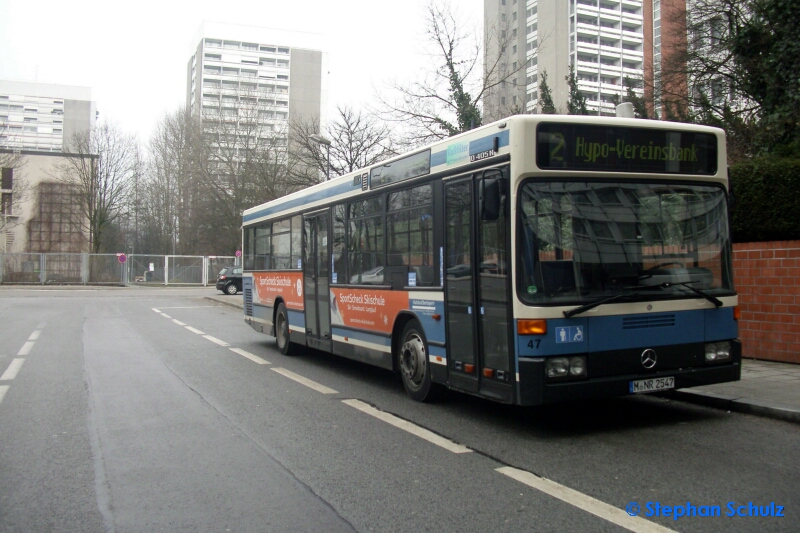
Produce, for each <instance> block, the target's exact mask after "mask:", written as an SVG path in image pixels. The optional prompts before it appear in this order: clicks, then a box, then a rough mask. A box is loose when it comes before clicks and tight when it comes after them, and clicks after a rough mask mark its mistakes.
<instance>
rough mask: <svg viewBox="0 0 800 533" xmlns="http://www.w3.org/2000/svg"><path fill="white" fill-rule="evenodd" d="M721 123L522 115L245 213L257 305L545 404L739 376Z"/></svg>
mask: <svg viewBox="0 0 800 533" xmlns="http://www.w3.org/2000/svg"><path fill="white" fill-rule="evenodd" d="M730 198H731V196H730V191H729V181H728V177H727V163H726V147H725V136H724V133H723V131H722V130H719V129H716V128H711V127H704V126H697V125H688V124H679V123H674V122H662V121H651V120H641V119H630V118H617V117H587V116H558V115H523V116H513V117H509V118H507V119H504V120H501V121H498V122H494V123H492V124H488V125H485V126H482V127H479V128H476V129H474V130H471V131H469V132H466V133H463V134H460V135H457V136H454V137H451V138H448V139H446V140H443V141H441V142H437V143H435V144H431V145H429V146H426V147H424V148H421V149H418V150H414V151H413V152H410V153H407V154H403V155H401V156H397V157H394V158H392V159H390V160H387V161H384V162H381V163H379V164H375V165H373V166H371V167H369V168H364V169H362V170H359V171H356V172H352V173H349V174H347V175H344V176H341V177H338V178H335V179H332V180H330V181H326V182H323V183H320V184H317V185H315V186H312V187H310V188H307V189H304V190H302V191H299V192H295V193H293V194H289V195H287V196H285V197H282V198H279V199H277V200H274V201H271V202H267V203H265V204H262V205H259V206H257V207H253V208H251V209H248V210H246V211H245V212H244V213H243V236H242V238H243V243H242V244H243V266H244V274H243V297H244V320H245V322H246V323H247V324H249V325H250V326H251V327H253V328H254V329H255V330H256V331H259V332H263V333H265V334H267V335H270V336H274V337H275V339H276V345H277V348H278V349H279V350H280V351H281V353H283V354H286V355H291V354H296V353H299V352H302V351H303V350H305V349H308V348H312V349H316V350H321V351H324V352H329V353H331V354H335V355H336V356H342V357H346V358H350V359H354V360H357V361H361V362H364V363H368V364H371V365H376V366H379V367H383V368H386V369H390V370H394V371H395V372H397V373H398V374H399V375H400V377H401V379H402V382H403V385H404V387H405V390H406V392H407V393H408V395H409V396H410V397H411V398H413V399H414V400H417V401H425V400H428V399H429V398H431V397H432V395H433V394H434V393H435V392H436V390H437V389H439V390H441V389H443V388H448V389H452V390H456V391H461V392H464V393H468V394H473V395H477V396H481V397H485V398H488V399H492V400H495V401H498V402H503V403H510V404H519V405H541V404H550V403H555V402H561V401H568V400H582V399H583V400H585V399H591V398H600V397H612V396H622V395H629V394H640V393H649V392H655V391H667V390H671V389H678V388H684V387H693V386H698V385H708V384H712V383H720V382H726V381H735V380H738V379H739V378H740V373H741V366H740V364H741V344H740V342H739V341H738V340H737V335H738V327H737V320H738V317H739V314H738V300H737V295H736V292H735V291H734V286H733V273H732V257H731V255H732V253H731V236H730V227H729V204H730Z"/></svg>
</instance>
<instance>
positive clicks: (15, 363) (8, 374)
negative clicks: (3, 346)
mask: <svg viewBox="0 0 800 533" xmlns="http://www.w3.org/2000/svg"><path fill="white" fill-rule="evenodd" d="M24 362H25V359H12V360H11V364H10V365H8V368H6V371H5V372H3V375H2V376H0V381H10V380H12V379H14V378H15V377H17V373H18V372H19V369H20V368H22V363H24Z"/></svg>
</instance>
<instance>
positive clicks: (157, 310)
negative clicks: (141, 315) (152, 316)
mask: <svg viewBox="0 0 800 533" xmlns="http://www.w3.org/2000/svg"><path fill="white" fill-rule="evenodd" d="M150 309H152V310H153V311H155V312H156V313H160V312H161V309H156V308H155V307H151V308H150Z"/></svg>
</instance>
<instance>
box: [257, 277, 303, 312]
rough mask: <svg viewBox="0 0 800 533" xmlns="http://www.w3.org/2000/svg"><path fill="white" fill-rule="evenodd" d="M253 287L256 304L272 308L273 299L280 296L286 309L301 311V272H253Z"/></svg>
mask: <svg viewBox="0 0 800 533" xmlns="http://www.w3.org/2000/svg"><path fill="white" fill-rule="evenodd" d="M253 286H254V287H255V290H256V295H257V296H258V299H257V300H256V301H255V303H256V304H260V305H266V306H268V307H273V306H274V305H275V298H276V297H278V296H281V297H282V298H283V300H284V302H285V303H286V307H287V308H289V309H294V310H297V311H302V310H303V273H302V272H299V271H298V272H254V273H253Z"/></svg>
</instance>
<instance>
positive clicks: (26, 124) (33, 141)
mask: <svg viewBox="0 0 800 533" xmlns="http://www.w3.org/2000/svg"><path fill="white" fill-rule="evenodd" d="M96 117H97V105H96V103H95V102H93V101H92V91H91V89H90V88H88V87H76V86H72V85H56V84H49V83H34V82H23V81H10V80H0V149H9V150H24V151H31V152H33V151H35V152H68V151H69V142H70V139H71V138H72V136H73V135H74V134H75V133H79V132H85V131H87V130H89V129H90V128H91V127H92V126H94V124H95V120H96Z"/></svg>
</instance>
